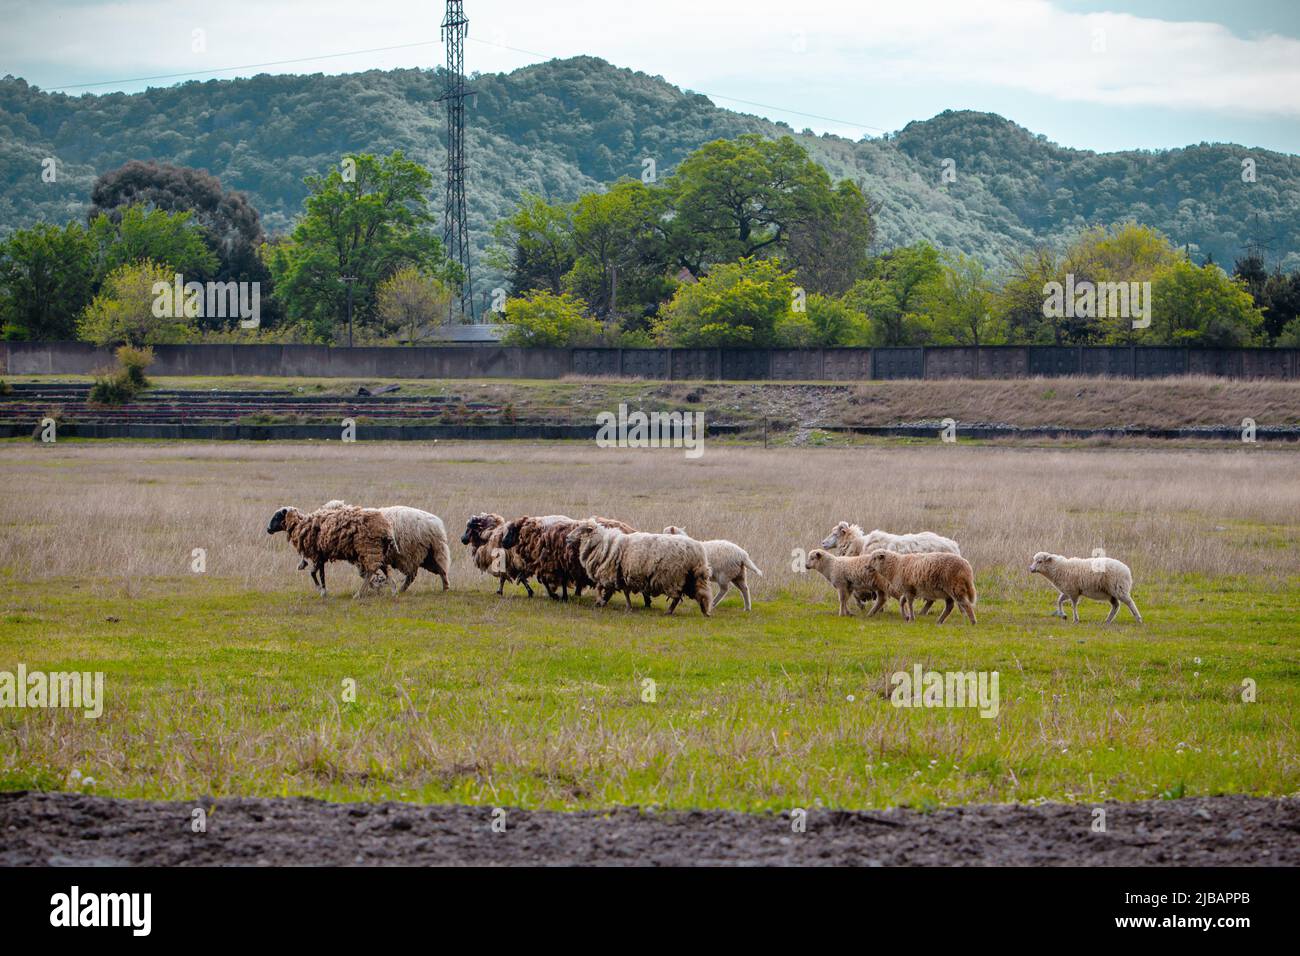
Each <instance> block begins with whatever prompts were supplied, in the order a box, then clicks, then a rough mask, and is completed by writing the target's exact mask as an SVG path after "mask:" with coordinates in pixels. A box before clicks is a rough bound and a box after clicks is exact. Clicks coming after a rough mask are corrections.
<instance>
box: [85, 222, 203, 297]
mask: <svg viewBox="0 0 1300 956" xmlns="http://www.w3.org/2000/svg"><path fill="white" fill-rule="evenodd" d="M90 243H91V249H92V256H93V258H94V262H95V270H96V280H97V281H103V280H104V277H106V276H107V275H108V274H109V273H111V272H113V271H114V270H116V269H117V268H118V267H119V266H123V265H126V264H128V263H132V262H145V261H149V262H153V263H156V264H157V265H160V266H166V267H169V268H170V269H171V270H172V274H173V278H174V277H175V274H176V273H180V274H181V275H182V276H184V277H185V281H186V282H203V281H206V280H207V279H210V278H211V277H212V276H213V275H215V274H216V271H217V264H218V263H217V257H216V255H215V254H214V253H213V252H212V250H211V249H209V248H208V244H207V242H206V241H205V240H204V233H203V230H202V229H200V228H199V226H198V224H197V223H196V222H195V221H194V219H193V217H192V216H191V214H190V213H188V212H167V211H166V210H164V209H146V208H145V207H144V206H140V205H135V206H127V207H125V208H123V209H120V210H116V211H115V215H113V216H109V215H108V214H106V213H101V214H100V215H98V216H96V217H95V218H94V219H93V220H92V221H91V223H90Z"/></svg>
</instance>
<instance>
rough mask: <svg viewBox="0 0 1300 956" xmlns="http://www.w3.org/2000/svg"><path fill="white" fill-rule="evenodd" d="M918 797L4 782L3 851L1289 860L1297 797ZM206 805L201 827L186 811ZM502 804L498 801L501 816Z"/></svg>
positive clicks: (81, 856)
mask: <svg viewBox="0 0 1300 956" xmlns="http://www.w3.org/2000/svg"><path fill="white" fill-rule="evenodd" d="M1102 806H1103V807H1104V809H1105V811H1106V816H1105V826H1106V831H1105V832H1104V833H1103V832H1095V831H1094V830H1093V823H1094V820H1095V819H1096V817H1095V814H1094V809H1095V808H1094V806H1093V805H1091V804H1043V805H1039V806H1024V805H984V806H965V807H954V808H947V809H941V810H935V811H933V812H930V813H923V812H919V811H915V810H897V809H896V810H889V811H881V812H877V811H863V812H857V811H854V812H849V811H832V810H816V809H814V810H812V811H810V812H809V813H808V816H807V821H806V822H807V829H806V832H803V833H797V832H794V831H793V829H792V826H791V819H790V817H789V816H788V815H785V814H782V815H779V816H778V815H765V814H746V813H737V812H732V811H721V810H718V811H690V812H684V813H662V814H660V813H650V812H640V811H637V810H633V809H619V810H611V811H608V812H603V813H602V812H585V813H563V812H553V811H541V812H538V811H526V810H514V809H509V810H506V811H505V812H504V818H503V819H504V823H505V828H504V831H503V832H497V831H496V830H494V829H493V826H492V823H493V819H494V816H493V808H491V807H471V806H421V805H417V804H404V803H373V804H355V803H354V804H347V803H343V804H340V803H325V802H323V801H319V800H309V799H303V798H290V799H251V798H233V799H222V800H215V801H214V800H201V801H197V802H193V803H179V802H157V801H144V800H120V799H111V798H107V797H92V796H81V795H78V794H66V793H29V792H17V793H8V794H0V833H3V835H4V836H3V840H0V865H5V866H44V865H54V866H60V865H64V866H67V865H109V866H113V865H121V866H133V865H164V866H221V865H260V866H265V865H302V864H309V865H310V864H316V865H359V864H364V865H384V864H394V865H450V866H476V865H489V866H510V865H555V864H560V865H598V866H619V865H633V866H648V865H655V866H664V865H667V866H700V865H776V866H784V865H802V866H807V865H853V866H878V865H883V866H954V865H957V866H979V865H985V866H1002V865H1030V866H1043V865H1071V866H1251V865H1257V866H1295V865H1298V864H1300V800H1295V799H1264V798H1257V797H1246V796H1227V797H1206V798H1189V799H1183V800H1156V801H1144V802H1139V803H1109V804H1103V805H1102ZM196 807H202V808H205V813H206V832H194V830H193V820H194V816H193V810H194V809H195V808H196ZM497 816H498V818H499V817H500V813H498V814H497Z"/></svg>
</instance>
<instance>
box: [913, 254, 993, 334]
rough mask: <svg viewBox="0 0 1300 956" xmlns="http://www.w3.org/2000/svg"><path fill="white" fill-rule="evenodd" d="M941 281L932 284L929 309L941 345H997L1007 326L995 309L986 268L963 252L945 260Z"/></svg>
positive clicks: (926, 304) (929, 291)
mask: <svg viewBox="0 0 1300 956" xmlns="http://www.w3.org/2000/svg"><path fill="white" fill-rule="evenodd" d="M941 263H942V266H943V268H942V271H941V272H940V273H939V276H938V280H937V281H935V282H932V283H930V284H929V286H928V288H927V289H926V294H925V308H926V311H928V312H929V314H930V319H931V323H932V326H933V333H934V342H935V344H938V345H997V344H1001V343H1003V342H1005V341H1006V334H1005V327H1004V325H1003V323H1002V322H1001V321H1000V320H999V318H998V317H996V316H995V315H994V309H993V285H992V283H991V282H990V281H989V278H988V276H987V275H985V273H984V266H983V264H982V263H981V262H980V261H979V260H978V259H974V258H972V257H970V256H964V255H962V254H961V253H960V252H956V253H945V254H944V255H943V256H942V257H941Z"/></svg>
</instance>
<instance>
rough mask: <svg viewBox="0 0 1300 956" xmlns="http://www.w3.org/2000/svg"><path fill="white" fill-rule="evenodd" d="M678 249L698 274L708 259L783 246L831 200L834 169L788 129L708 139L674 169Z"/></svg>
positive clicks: (672, 185) (724, 259)
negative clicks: (772, 135) (771, 134)
mask: <svg viewBox="0 0 1300 956" xmlns="http://www.w3.org/2000/svg"><path fill="white" fill-rule="evenodd" d="M668 188H669V189H670V190H671V191H672V193H673V205H674V209H675V212H676V215H675V216H674V218H673V225H672V238H673V240H674V249H675V251H676V252H677V254H678V256H679V259H680V262H681V264H682V265H684V266H686V267H687V268H689V269H690V270H691V271H692V272H693V273H695V274H697V275H698V274H699V273H700V272H701V271H703V270H704V268H705V267H707V266H708V265H709V264H710V263H718V262H733V261H735V260H737V259H741V258H746V257H751V256H756V255H760V254H761V255H767V254H769V253H772V252H776V251H778V250H779V249H780V248H781V246H782V245H783V244H784V243H785V242H786V240H787V239H789V237H790V233H791V231H792V230H794V229H795V228H796V226H797V225H799V224H800V223H805V222H809V221H811V220H813V219H814V218H815V217H816V214H817V212H818V211H819V210H821V209H824V208H827V207H829V204H830V200H829V199H828V196H829V194H830V192H831V182H830V177H829V176H828V175H827V174H826V171H825V170H824V169H823V168H822V167H821V166H819V165H817V164H816V163H815V162H813V161H812V160H811V159H810V158H809V157H808V153H807V152H806V151H805V150H804V149H803V147H802V146H800V145H799V144H798V143H796V142H795V141H794V139H793V138H791V137H789V136H783V137H781V138H780V139H777V140H770V139H765V138H763V137H762V136H759V135H757V134H754V133H747V134H745V135H742V136H738V137H736V138H735V139H729V140H728V139H720V140H715V141H713V142H712V143H706V144H705V145H704V146H701V147H700V148H699V149H697V150H696V151H695V152H693V153H691V154H690V155H689V156H687V157H686V158H685V159H684V160H682V162H681V164H680V165H679V166H678V167H677V170H676V172H675V173H674V174H673V175H672V177H670V179H669V182H668Z"/></svg>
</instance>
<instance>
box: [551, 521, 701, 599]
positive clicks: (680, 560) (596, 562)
mask: <svg viewBox="0 0 1300 956" xmlns="http://www.w3.org/2000/svg"><path fill="white" fill-rule="evenodd" d="M567 540H568V542H569V543H570V544H572V545H576V546H577V548H578V551H579V556H580V559H581V561H582V566H583V568H584V569H585V570H586V573H587V575H588V576H589V577H590V578H591V580H592V581H593V582H594V583H595V585H596V588H597V590H598V591H599V593H600V597H599V599H598V600H597V602H596V603H597V605H598V606H604V605H605V604H607V603H608V602H609V599H610V597H611V596H613V594H614V592H615V591H624V592H627V591H637V592H639V593H640V594H642V595H645V596H646V597H651V598H653V597H655V596H657V595H660V594H663V595H666V596H667V597H668V599H669V604H668V612H667V613H669V614H672V613H673V612H674V611H676V610H677V605H678V604H679V603H680V602H681V600H682V598H683V597H689V598H694V599H695V601H696V602H697V603H698V604H699V605H700V611H701V612H702V613H703V614H704V616H705V617H709V616H710V607H711V601H712V587H711V583H712V572H711V571H710V569H709V559H708V556H707V555H706V554H705V553H704V546H703V545H702V544H700V543H699V542H698V541H695V540H693V539H691V538H687V537H685V536H683V535H677V534H650V533H649V532H645V531H633V532H626V531H623V530H621V529H619V528H611V527H606V526H604V525H602V524H601V522H600V521H599V520H597V519H594V518H589V519H587V520H586V521H580V522H578V523H577V524H576V525H575V526H574V527H573V529H572V530H571V531H570V532H569V534H568V537H567Z"/></svg>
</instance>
